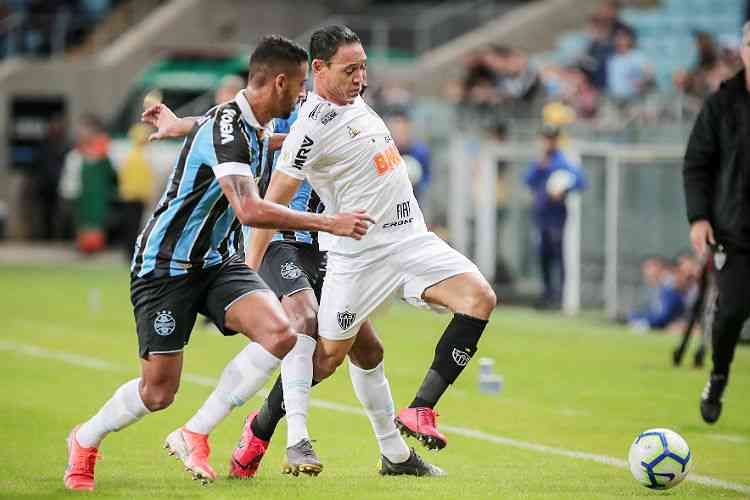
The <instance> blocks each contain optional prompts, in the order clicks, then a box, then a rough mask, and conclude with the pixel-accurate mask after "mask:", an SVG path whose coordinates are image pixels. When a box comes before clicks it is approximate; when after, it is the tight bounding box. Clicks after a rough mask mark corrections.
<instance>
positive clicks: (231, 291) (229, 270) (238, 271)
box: [186, 259, 321, 474]
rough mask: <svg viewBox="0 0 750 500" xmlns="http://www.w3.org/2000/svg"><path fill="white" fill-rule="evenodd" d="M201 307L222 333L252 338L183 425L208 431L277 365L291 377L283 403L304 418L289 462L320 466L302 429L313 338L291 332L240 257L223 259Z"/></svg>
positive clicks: (275, 303)
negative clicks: (226, 261)
mask: <svg viewBox="0 0 750 500" xmlns="http://www.w3.org/2000/svg"><path fill="white" fill-rule="evenodd" d="M204 312H205V313H206V314H207V315H208V316H209V317H211V318H212V319H213V320H214V322H215V323H216V325H217V327H218V328H219V330H220V331H222V332H223V333H224V334H225V335H233V334H235V333H237V332H242V333H243V334H244V335H246V336H247V337H248V338H250V339H251V340H253V343H251V344H249V345H247V346H246V347H245V348H244V349H243V350H242V351H241V352H240V353H239V354H237V356H236V357H235V358H234V359H233V360H232V361H230V363H229V364H228V365H227V367H226V368H225V369H224V371H223V373H222V375H221V377H220V379H219V383H218V385H217V387H216V389H215V390H214V392H213V393H212V394H211V395H210V396H209V398H208V400H207V401H206V402H205V403H204V405H203V406H202V407H201V408H200V409H199V410H198V412H197V413H196V414H195V416H194V417H193V418H191V419H190V421H189V422H188V423H187V424H186V428H187V429H189V430H191V431H195V432H198V433H201V434H204V435H207V434H208V433H210V432H211V431H212V430H213V429H214V428H215V427H216V426H217V425H218V424H219V423H220V422H221V421H222V420H223V419H224V418H225V417H226V416H227V415H228V414H229V413H230V412H231V411H232V409H233V408H235V407H237V406H240V405H242V404H244V402H245V401H246V400H247V399H248V398H250V397H251V396H252V395H254V394H255V393H256V392H257V391H258V390H259V389H260V388H261V387H262V386H263V385H265V383H266V382H267V381H268V379H269V378H270V377H271V375H272V374H273V372H274V371H275V369H276V368H277V367H279V366H281V374H282V378H283V379H289V380H291V381H292V382H291V384H290V386H291V388H292V389H291V390H290V391H288V394H287V395H286V398H287V399H288V401H287V403H286V404H287V408H288V409H289V410H290V412H293V413H294V414H295V415H296V414H299V415H302V421H303V426H302V427H303V429H302V431H301V432H300V434H301V435H302V438H301V439H300V440H299V442H298V443H295V445H300V446H301V447H302V448H303V451H302V453H301V454H297V455H299V456H298V457H297V458H295V460H297V461H298V462H299V463H297V462H292V465H293V466H294V467H297V466H299V469H300V470H302V471H303V472H306V473H311V474H317V473H318V472H319V471H320V469H321V465H320V462H319V461H318V460H317V457H315V454H314V452H313V450H312V445H311V444H310V441H309V437H307V428H306V414H307V400H308V397H309V387H310V381H311V371H312V367H311V363H310V361H309V359H310V358H311V356H312V352H313V350H314V349H315V341H314V340H313V339H311V338H310V337H307V336H304V335H296V334H294V333H293V332H292V330H291V327H290V324H289V320H288V318H287V315H286V313H285V312H284V310H283V308H282V306H281V304H280V303H279V301H278V299H277V298H276V296H275V294H274V293H273V292H271V291H270V290H269V289H268V286H267V285H266V284H265V283H264V282H263V280H262V279H260V278H259V277H258V275H257V274H256V273H255V272H254V271H252V270H250V269H249V268H248V267H247V266H245V264H244V263H243V262H241V260H239V259H235V260H233V261H231V262H229V263H227V264H225V265H224V266H223V267H222V269H221V271H220V272H219V273H218V274H217V276H216V278H215V279H214V281H213V283H212V285H211V287H210V289H209V291H208V294H207V297H206V300H205V311H204ZM282 359H283V361H282ZM306 360H307V361H306ZM305 361H306V363H305ZM305 364H306V365H307V366H305ZM300 365H302V366H301V368H300ZM290 448H291V446H290V447H289V448H288V453H292V454H294V453H295V452H296V449H294V450H291V451H290Z"/></svg>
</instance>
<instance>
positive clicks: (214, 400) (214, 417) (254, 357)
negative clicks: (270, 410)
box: [185, 342, 281, 434]
mask: <svg viewBox="0 0 750 500" xmlns="http://www.w3.org/2000/svg"><path fill="white" fill-rule="evenodd" d="M280 363H281V360H280V359H279V358H277V357H276V356H274V355H273V354H271V353H270V352H268V351H266V350H265V349H264V348H263V347H262V346H261V345H260V344H257V343H255V342H252V343H250V344H248V345H247V347H245V348H244V349H243V350H242V351H240V353H239V354H237V356H235V357H234V359H232V361H230V362H229V364H228V365H227V366H226V368H224V371H223V372H222V374H221V378H220V379H219V383H218V384H217V385H216V389H214V391H213V392H212V393H211V395H210V396H209V397H208V399H207V400H206V402H205V403H203V406H202V407H201V408H200V409H199V410H198V412H197V413H196V414H195V415H194V416H193V418H191V419H190V420H189V421H188V422H187V424H185V427H186V428H187V430H189V431H191V432H196V433H198V434H209V433H210V432H211V431H212V430H213V429H214V428H215V427H216V426H217V425H219V423H220V422H221V421H222V420H224V418H226V416H227V415H229V413H230V412H231V411H232V409H233V408H235V407H237V406H241V405H243V404H244V403H245V401H247V400H248V399H249V398H250V397H252V396H253V395H254V394H255V393H256V392H258V391H259V390H260V388H261V387H263V386H264V385H265V383H266V382H267V381H268V379H269V378H270V377H271V375H273V372H274V371H275V370H276V368H277V367H278V366H279V364H280Z"/></svg>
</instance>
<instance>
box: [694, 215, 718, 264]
mask: <svg viewBox="0 0 750 500" xmlns="http://www.w3.org/2000/svg"><path fill="white" fill-rule="evenodd" d="M690 242H691V243H692V244H693V248H694V249H695V252H696V253H697V254H698V256H699V257H701V258H703V257H705V256H706V246H707V244H708V243H710V244H711V245H715V244H716V240H715V239H714V230H713V228H712V227H711V223H710V222H708V221H707V220H705V219H701V220H698V221H695V222H693V224H692V225H691V226H690Z"/></svg>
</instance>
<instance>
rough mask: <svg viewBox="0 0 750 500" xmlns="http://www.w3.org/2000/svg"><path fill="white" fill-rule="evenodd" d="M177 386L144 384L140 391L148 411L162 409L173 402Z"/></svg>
mask: <svg viewBox="0 0 750 500" xmlns="http://www.w3.org/2000/svg"><path fill="white" fill-rule="evenodd" d="M176 393H177V388H172V387H164V386H149V385H146V386H144V387H143V389H142V391H141V399H142V400H143V405H144V406H145V407H146V408H148V410H149V411H152V412H153V411H159V410H163V409H165V408H167V407H169V405H171V404H172V403H173V402H174V397H175V394H176Z"/></svg>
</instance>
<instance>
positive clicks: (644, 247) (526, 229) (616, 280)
mask: <svg viewBox="0 0 750 500" xmlns="http://www.w3.org/2000/svg"><path fill="white" fill-rule="evenodd" d="M450 143H451V152H450V156H449V158H450V160H449V162H448V163H449V164H450V167H449V170H448V171H449V177H448V178H449V184H448V190H447V192H448V193H449V194H450V198H449V199H450V201H451V202H450V205H449V212H448V214H447V217H446V219H447V222H448V228H449V235H450V239H451V241H452V243H453V244H454V245H455V246H456V248H458V249H459V250H461V251H462V252H464V253H466V254H467V255H469V256H471V257H472V258H473V259H474V261H475V262H477V264H478V265H479V267H480V269H482V271H483V272H484V273H485V275H486V276H487V277H488V278H496V276H495V274H496V272H497V271H498V269H503V267H506V268H507V269H508V270H509V272H510V274H511V276H512V277H513V288H514V291H515V292H516V293H519V294H520V293H529V292H534V291H535V290H537V289H538V286H539V285H538V283H539V281H540V280H539V277H538V274H539V271H538V264H537V259H536V257H535V255H536V250H535V245H536V244H535V239H534V227H533V224H532V221H531V195H530V193H529V192H528V189H527V188H526V186H524V185H523V182H522V174H523V171H524V170H525V169H526V168H527V166H528V165H529V163H530V161H532V160H533V159H535V158H538V157H539V156H540V154H541V149H540V145H539V144H537V143H535V142H528V141H527V142H517V141H511V142H506V143H498V142H496V141H493V140H492V139H489V138H487V137H486V136H484V135H482V134H481V133H467V132H464V133H460V134H456V135H455V136H454V137H453V139H452V140H451V141H450ZM683 148H684V146H682V145H680V144H674V145H668V146H663V145H655V144H626V143H607V142H583V141H576V140H571V141H568V143H567V144H566V145H565V147H564V149H565V152H566V154H567V155H568V156H569V158H572V159H574V161H576V162H577V163H579V164H580V166H581V167H582V169H583V170H584V172H585V173H586V177H587V180H588V188H587V189H586V190H585V191H583V192H582V193H581V194H580V196H572V197H569V199H568V205H569V206H568V208H569V217H568V224H567V228H566V244H565V249H564V252H565V260H566V267H567V279H566V281H567V283H566V286H565V291H564V298H563V305H564V308H565V309H566V311H568V312H571V313H574V312H577V311H578V309H579V308H580V307H581V306H583V307H604V308H605V309H606V312H607V314H608V315H609V316H610V317H615V316H618V315H622V314H625V313H627V311H628V310H629V309H630V308H631V307H633V306H634V305H636V304H637V301H638V297H639V291H640V287H641V272H640V263H641V262H642V260H643V259H644V258H645V257H647V256H649V255H655V254H658V255H664V256H667V257H672V256H675V255H677V254H678V253H680V252H681V251H686V250H687V249H688V245H689V242H688V224H687V221H686V218H685V210H684V199H683V194H682V178H681V172H680V169H681V164H682V156H683V152H684V149H683ZM437 189H440V187H439V186H438V187H437ZM433 194H435V193H433ZM445 199H447V198H445ZM432 215H433V216H436V215H437V214H435V213H433V214H432ZM499 263H501V264H502V265H499Z"/></svg>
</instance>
